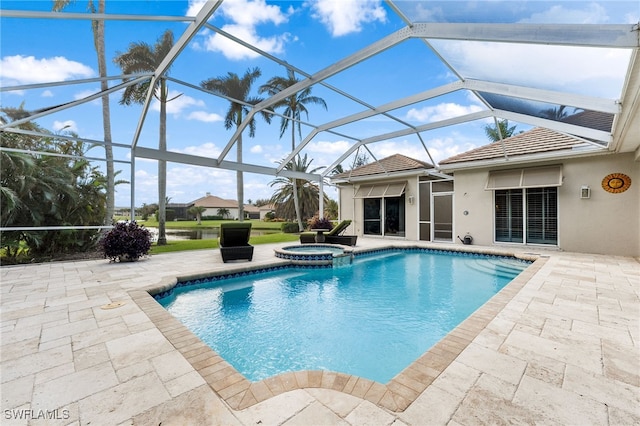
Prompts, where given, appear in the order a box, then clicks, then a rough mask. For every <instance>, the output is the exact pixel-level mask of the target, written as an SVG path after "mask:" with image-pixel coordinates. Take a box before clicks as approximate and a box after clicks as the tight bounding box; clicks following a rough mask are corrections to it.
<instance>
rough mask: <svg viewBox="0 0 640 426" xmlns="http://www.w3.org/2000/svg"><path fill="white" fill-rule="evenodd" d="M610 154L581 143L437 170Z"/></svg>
mask: <svg viewBox="0 0 640 426" xmlns="http://www.w3.org/2000/svg"><path fill="white" fill-rule="evenodd" d="M610 154H614V153H613V152H611V151H609V150H607V149H605V148H597V147H595V146H593V145H581V146H579V147H577V148H574V149H565V150H562V151H553V152H546V153H540V154H528V155H519V156H517V157H509V158H508V159H505V158H504V157H500V158H493V159H490V160H479V161H468V162H461V163H453V164H443V165H441V166H440V167H439V170H440V171H442V172H445V173H451V172H456V171H459V170H473V169H486V168H492V167H504V166H509V167H511V166H523V165H527V164H537V163H548V162H549V160H564V159H571V158H579V157H592V156H596V155H610Z"/></svg>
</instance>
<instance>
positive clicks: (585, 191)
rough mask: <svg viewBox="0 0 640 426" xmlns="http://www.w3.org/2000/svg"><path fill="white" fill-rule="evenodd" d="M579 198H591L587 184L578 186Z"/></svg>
mask: <svg viewBox="0 0 640 426" xmlns="http://www.w3.org/2000/svg"><path fill="white" fill-rule="evenodd" d="M580 198H583V199H584V198H591V188H589V185H582V187H581V188H580Z"/></svg>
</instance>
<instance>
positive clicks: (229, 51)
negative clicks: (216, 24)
mask: <svg viewBox="0 0 640 426" xmlns="http://www.w3.org/2000/svg"><path fill="white" fill-rule="evenodd" d="M201 5H202V2H200V1H197V2H195V1H192V2H190V7H189V12H188V13H192V14H193V13H194V11H196V10H199V8H200V7H201ZM220 14H221V15H223V16H224V17H225V18H227V19H228V20H229V21H231V23H228V24H226V25H223V26H222V27H221V29H222V30H223V31H225V32H228V33H229V34H231V35H233V36H235V37H238V38H239V39H241V40H243V41H245V42H247V43H249V44H251V45H253V46H255V47H257V48H259V49H261V50H263V51H265V52H268V53H272V54H281V53H282V52H284V46H285V44H286V43H287V42H288V41H290V40H291V39H292V36H291V34H289V33H287V32H284V33H281V34H276V35H272V36H263V35H260V34H259V33H258V30H257V27H258V25H260V24H273V25H280V24H282V23H285V22H287V20H288V15H287V14H285V13H283V12H282V10H281V9H280V8H279V7H278V6H276V5H268V4H267V3H266V2H265V0H255V1H250V0H230V1H225V2H224V3H223V4H222V6H221V7H220ZM201 36H204V40H203V41H202V42H196V43H195V44H194V47H195V48H201V49H205V50H208V51H212V52H220V53H222V54H223V55H224V56H225V57H226V58H227V59H230V60H241V59H247V58H249V59H250V58H256V57H258V56H259V55H258V54H257V53H255V52H254V51H252V50H250V49H247V48H246V47H244V46H242V45H240V44H238V43H236V42H234V41H232V40H229V39H228V38H226V37H223V36H221V35H219V34H216V33H213V32H211V31H204V32H202V33H201Z"/></svg>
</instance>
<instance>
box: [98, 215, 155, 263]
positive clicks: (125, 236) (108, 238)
mask: <svg viewBox="0 0 640 426" xmlns="http://www.w3.org/2000/svg"><path fill="white" fill-rule="evenodd" d="M151 240H152V236H151V232H150V231H149V230H148V229H147V228H145V227H144V226H142V225H138V224H137V223H136V222H135V221H131V222H119V223H116V224H115V226H114V227H113V229H111V230H110V231H109V232H107V233H106V234H105V235H104V236H103V237H102V239H101V240H100V247H101V248H102V251H103V253H104V257H105V258H109V259H111V260H112V261H114V262H115V261H116V260H120V261H122V260H138V259H139V258H140V257H142V256H145V255H146V254H148V253H149V250H151Z"/></svg>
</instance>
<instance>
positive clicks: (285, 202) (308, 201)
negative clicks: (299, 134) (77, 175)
mask: <svg viewBox="0 0 640 426" xmlns="http://www.w3.org/2000/svg"><path fill="white" fill-rule="evenodd" d="M312 162H313V160H312V159H308V158H307V154H305V155H304V157H300V156H297V157H296V159H295V160H293V161H290V162H288V163H287V164H286V166H285V167H284V169H285V170H289V171H296V172H303V173H317V172H318V171H319V170H320V169H322V167H317V168H315V169H313V170H310V171H309V167H310V166H311V163H312ZM269 185H270V186H272V187H273V186H277V187H278V189H277V191H276V192H275V193H274V194H273V195H272V196H271V200H269V202H270V203H271V204H274V205H276V206H277V207H276V216H278V217H284V218H286V219H292V218H294V217H295V216H296V211H295V205H294V195H293V194H295V193H297V194H298V195H299V197H300V205H301V206H302V209H301V210H302V212H301V214H302V217H303V219H308V218H310V217H313V215H315V214H316V212H317V211H318V207H319V206H318V204H319V198H320V188H319V187H318V184H317V183H316V182H312V181H309V180H306V179H294V178H286V177H278V178H276V179H274V180H273V181H271V182H270V183H269ZM294 188H296V190H295V191H294ZM322 196H323V197H324V202H325V203H328V201H329V198H328V197H327V196H326V195H325V194H323V195H322Z"/></svg>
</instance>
